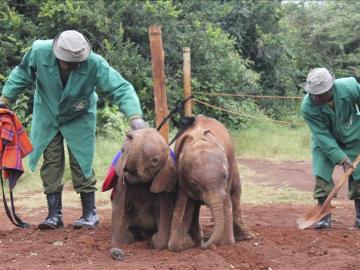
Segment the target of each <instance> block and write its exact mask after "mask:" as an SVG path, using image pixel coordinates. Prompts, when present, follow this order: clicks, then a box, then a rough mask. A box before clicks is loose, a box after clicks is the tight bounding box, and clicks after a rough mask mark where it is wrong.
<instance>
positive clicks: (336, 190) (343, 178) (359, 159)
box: [324, 154, 360, 205]
mask: <svg viewBox="0 0 360 270" xmlns="http://www.w3.org/2000/svg"><path fill="white" fill-rule="evenodd" d="M359 163H360V154H359V155H358V156H357V157H356V159H355V160H354V162H353V163H352V167H350V168H349V169H347V171H346V172H345V173H344V174H343V175H342V177H341V179H340V181H339V183H338V184H337V185H336V186H335V187H334V188H333V190H332V191H331V192H330V194H329V195H328V196H327V198H326V200H325V202H324V205H326V204H329V203H330V201H331V200H332V198H334V196H335V194H337V193H338V191H339V190H340V188H341V187H342V186H343V185H344V184H345V182H346V181H347V179H348V177H349V176H350V175H351V174H352V173H353V171H355V169H356V167H357V166H358V164H359Z"/></svg>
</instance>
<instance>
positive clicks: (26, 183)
mask: <svg viewBox="0 0 360 270" xmlns="http://www.w3.org/2000/svg"><path fill="white" fill-rule="evenodd" d="M122 141H123V138H122V137H121V138H119V139H117V140H113V139H111V140H109V139H105V138H102V137H99V138H98V139H97V145H96V146H97V147H96V153H95V158H94V164H93V165H94V170H95V174H96V178H97V184H96V186H97V188H98V191H97V192H96V201H97V207H100V208H102V207H103V208H110V207H111V202H110V192H101V186H102V183H103V180H104V179H105V176H106V174H107V170H108V167H109V165H110V164H111V161H112V159H113V157H114V156H115V154H116V153H117V152H118V151H119V150H120V147H121V142H122ZM65 159H66V160H65V172H64V177H63V182H64V191H63V206H64V207H81V203H80V195H79V194H76V192H75V190H74V189H73V186H72V180H71V171H70V167H69V162H68V154H67V148H66V147H65ZM23 162H24V168H25V173H24V174H23V175H22V176H21V177H20V179H19V180H18V183H17V185H16V187H15V190H14V194H15V205H18V206H21V207H25V208H44V209H46V207H47V204H46V196H45V194H44V191H43V186H42V180H41V177H40V167H41V164H42V160H39V162H38V166H37V169H36V171H35V172H31V171H30V169H29V167H28V165H27V163H28V160H27V158H25V159H24V161H23ZM5 185H6V187H5V188H6V190H8V188H7V181H5ZM29 198H30V200H29Z"/></svg>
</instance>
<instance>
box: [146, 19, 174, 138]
mask: <svg viewBox="0 0 360 270" xmlns="http://www.w3.org/2000/svg"><path fill="white" fill-rule="evenodd" d="M149 38H150V49H151V66H152V75H153V85H154V100H155V113H156V126H159V124H160V123H161V121H162V120H163V119H164V118H165V117H166V116H167V115H168V113H169V110H168V107H167V97H166V89H165V71H164V50H163V46H162V40H161V27H159V26H155V25H152V26H150V27H149ZM160 134H161V136H162V137H163V138H164V139H165V141H166V142H168V141H169V124H168V123H165V124H164V125H163V127H162V128H161V130H160Z"/></svg>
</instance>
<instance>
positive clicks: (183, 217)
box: [169, 190, 195, 251]
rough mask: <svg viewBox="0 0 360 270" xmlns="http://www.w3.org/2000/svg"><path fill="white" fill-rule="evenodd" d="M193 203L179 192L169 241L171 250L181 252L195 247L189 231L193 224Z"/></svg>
mask: <svg viewBox="0 0 360 270" xmlns="http://www.w3.org/2000/svg"><path fill="white" fill-rule="evenodd" d="M193 210H194V207H193V203H192V202H191V200H190V199H189V198H188V196H187V195H186V194H185V193H184V192H182V191H181V190H180V191H179V194H178V198H177V201H176V204H175V209H174V213H173V218H172V223H171V232H170V240H169V249H170V250H172V251H181V250H185V249H188V248H191V247H193V246H194V244H195V243H194V241H193V240H192V239H191V237H190V235H189V234H188V231H189V229H190V224H191V223H192V216H193Z"/></svg>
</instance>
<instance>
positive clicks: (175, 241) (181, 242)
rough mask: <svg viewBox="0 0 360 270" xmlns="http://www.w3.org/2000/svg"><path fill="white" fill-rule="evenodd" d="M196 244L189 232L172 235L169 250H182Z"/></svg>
mask: <svg viewBox="0 0 360 270" xmlns="http://www.w3.org/2000/svg"><path fill="white" fill-rule="evenodd" d="M194 246H195V243H194V241H193V240H192V239H191V237H190V236H189V235H188V234H185V235H182V236H177V237H170V241H169V250H171V251H182V250H185V249H189V248H192V247H194Z"/></svg>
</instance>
